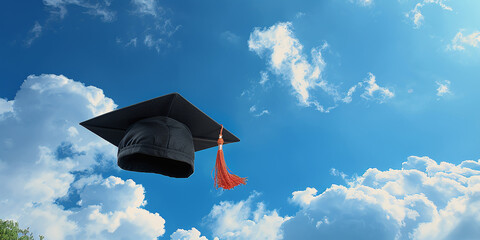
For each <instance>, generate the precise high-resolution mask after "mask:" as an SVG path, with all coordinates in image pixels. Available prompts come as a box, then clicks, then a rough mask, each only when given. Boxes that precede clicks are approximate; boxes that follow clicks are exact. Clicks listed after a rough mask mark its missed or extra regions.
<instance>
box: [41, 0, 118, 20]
mask: <svg viewBox="0 0 480 240" xmlns="http://www.w3.org/2000/svg"><path fill="white" fill-rule="evenodd" d="M43 4H44V5H45V6H47V7H49V8H50V12H51V13H52V14H54V15H57V16H59V17H60V18H62V19H63V18H64V17H65V15H66V14H67V8H68V6H69V5H74V6H78V7H82V8H85V9H86V10H87V11H86V13H87V14H90V15H93V16H100V17H101V18H102V20H103V21H105V22H111V21H113V20H114V18H115V14H116V13H115V12H114V11H112V10H111V9H109V6H110V2H109V1H95V3H91V2H90V1H86V0H43Z"/></svg>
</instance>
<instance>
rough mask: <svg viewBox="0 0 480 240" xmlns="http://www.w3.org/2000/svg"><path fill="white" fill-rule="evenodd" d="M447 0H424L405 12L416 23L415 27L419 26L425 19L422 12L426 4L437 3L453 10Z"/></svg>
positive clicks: (443, 7) (448, 9)
mask: <svg viewBox="0 0 480 240" xmlns="http://www.w3.org/2000/svg"><path fill="white" fill-rule="evenodd" d="M445 2H446V1H445V0H423V1H422V2H419V3H417V4H416V5H415V7H414V8H413V9H412V10H410V11H409V12H408V13H406V14H405V16H406V17H407V18H410V19H411V20H412V22H413V24H414V25H415V28H419V27H420V26H421V25H422V24H423V21H424V19H425V17H424V16H423V14H422V8H423V7H425V6H426V5H437V6H440V7H441V8H442V9H443V10H447V11H452V8H451V7H450V6H447V5H446V4H445Z"/></svg>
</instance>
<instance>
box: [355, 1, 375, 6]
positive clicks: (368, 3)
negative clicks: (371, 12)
mask: <svg viewBox="0 0 480 240" xmlns="http://www.w3.org/2000/svg"><path fill="white" fill-rule="evenodd" d="M350 1H351V2H356V3H358V4H359V5H361V6H371V5H372V4H373V0H350Z"/></svg>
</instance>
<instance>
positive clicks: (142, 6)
mask: <svg viewBox="0 0 480 240" xmlns="http://www.w3.org/2000/svg"><path fill="white" fill-rule="evenodd" d="M132 3H133V4H134V5H135V6H136V7H137V12H139V13H140V14H144V15H152V16H154V17H156V16H157V9H158V7H157V2H156V1H155V0H132Z"/></svg>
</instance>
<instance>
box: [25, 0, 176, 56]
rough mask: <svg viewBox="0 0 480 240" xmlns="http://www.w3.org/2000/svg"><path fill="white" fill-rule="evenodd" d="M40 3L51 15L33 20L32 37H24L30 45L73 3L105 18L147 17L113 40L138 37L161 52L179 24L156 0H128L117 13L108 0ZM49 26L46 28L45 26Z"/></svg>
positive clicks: (127, 42) (130, 42) (133, 42)
mask: <svg viewBox="0 0 480 240" xmlns="http://www.w3.org/2000/svg"><path fill="white" fill-rule="evenodd" d="M43 4H44V5H45V6H46V7H47V9H48V10H49V12H50V17H49V18H48V19H47V20H46V21H45V22H43V23H42V24H40V23H38V22H36V23H35V25H34V28H33V29H32V30H31V31H30V35H31V37H29V38H28V39H27V40H26V44H27V45H28V46H30V45H31V44H32V43H33V41H34V40H35V39H37V38H38V37H39V36H40V34H41V33H42V32H43V29H44V28H45V26H46V25H48V23H49V22H51V21H53V20H62V19H64V18H65V17H66V16H67V13H68V10H69V9H70V8H72V7H75V8H81V9H83V10H84V11H83V13H85V14H90V15H92V16H98V17H99V18H100V19H101V20H102V21H104V22H114V21H115V20H116V18H117V15H118V14H119V13H120V14H129V15H132V13H133V15H134V16H136V17H140V18H149V19H148V21H143V22H142V26H140V27H136V28H135V29H138V32H136V33H129V36H127V37H119V36H118V35H120V34H122V33H117V37H115V38H116V42H117V43H118V44H119V45H121V46H123V47H128V46H133V47H136V46H137V42H138V41H140V42H142V39H143V43H144V46H145V47H147V48H151V49H154V50H155V51H157V52H160V50H161V49H163V48H169V47H171V46H172V41H171V40H172V36H173V35H174V34H175V33H176V32H177V31H178V30H179V29H180V28H181V26H180V25H175V24H173V23H172V20H171V16H170V15H171V11H169V10H168V9H167V10H165V9H163V8H162V7H161V6H160V5H159V4H158V1H157V0H131V1H130V7H131V8H133V10H132V9H129V10H125V11H122V12H119V13H117V12H116V11H114V10H113V8H112V7H111V1H110V0H44V1H43ZM47 29H48V28H47Z"/></svg>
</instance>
